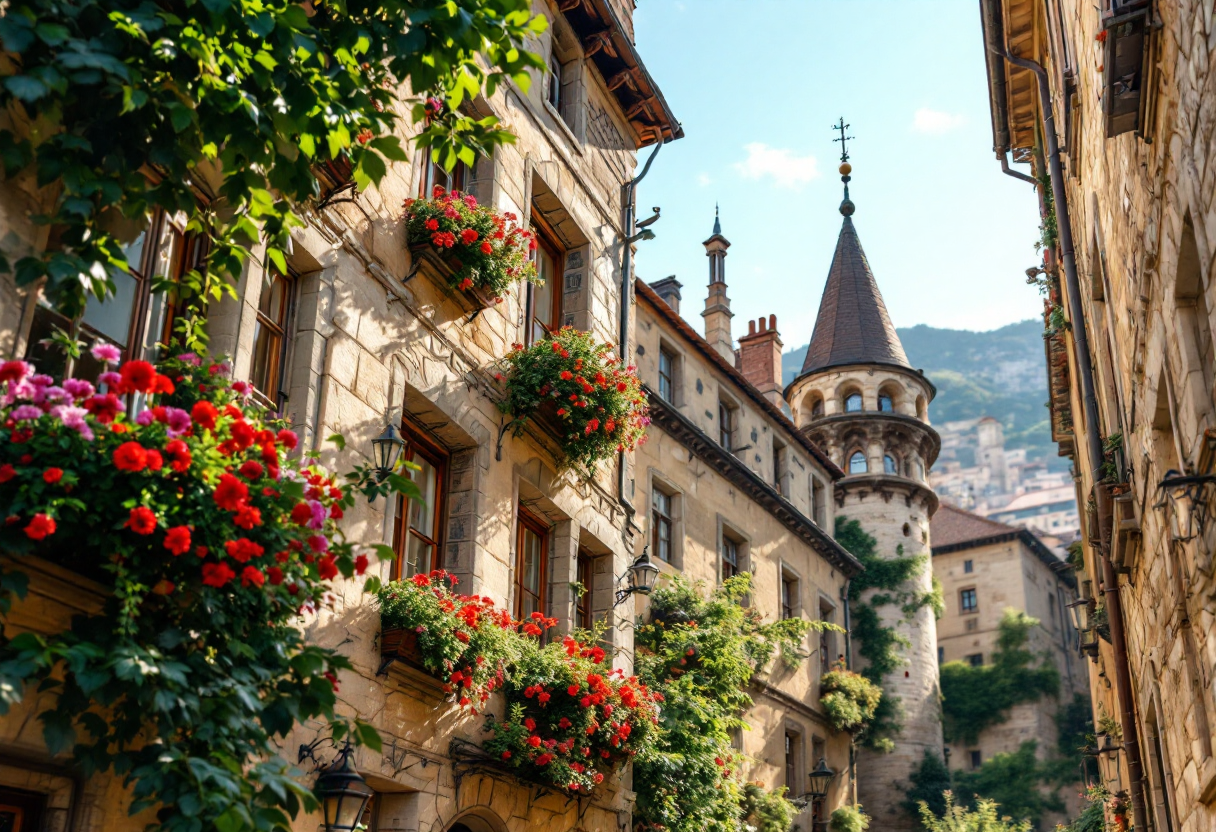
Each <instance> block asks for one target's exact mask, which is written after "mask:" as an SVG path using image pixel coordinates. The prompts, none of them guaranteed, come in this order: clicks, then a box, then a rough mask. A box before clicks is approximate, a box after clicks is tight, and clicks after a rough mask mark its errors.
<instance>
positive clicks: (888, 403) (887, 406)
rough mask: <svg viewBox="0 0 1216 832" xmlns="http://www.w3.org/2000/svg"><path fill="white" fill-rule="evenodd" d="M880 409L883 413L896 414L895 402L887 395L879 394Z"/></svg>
mask: <svg viewBox="0 0 1216 832" xmlns="http://www.w3.org/2000/svg"><path fill="white" fill-rule="evenodd" d="M878 409H879V410H880V411H881V412H883V413H894V412H895V402H894V401H892V399H891V397H890V396H889V395H888V394H886V393H879V394H878Z"/></svg>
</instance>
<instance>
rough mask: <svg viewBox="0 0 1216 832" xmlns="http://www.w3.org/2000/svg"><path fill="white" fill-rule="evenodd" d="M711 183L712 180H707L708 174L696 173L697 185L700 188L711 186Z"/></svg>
mask: <svg viewBox="0 0 1216 832" xmlns="http://www.w3.org/2000/svg"><path fill="white" fill-rule="evenodd" d="M713 181H714V180H712V179H710V178H709V174H708V173H698V174H697V184H698V185H700V186H701V187H702V188H704V187H706V186H707V185H710V184H712V183H713Z"/></svg>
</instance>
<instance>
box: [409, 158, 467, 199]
mask: <svg viewBox="0 0 1216 832" xmlns="http://www.w3.org/2000/svg"><path fill="white" fill-rule="evenodd" d="M470 178H471V177H470V176H469V166H468V165H466V164H465V163H464V162H457V163H456V167H454V168H452V171H451V173H449V172H448V171H446V170H444V169H443V165H441V164H439V163H438V162H436V161H433V160H432V159H431V151H430V150H426V149H424V150H423V151H422V176H420V177H419V178H418V195H419V196H420V197H422V198H423V199H426V198H428V197H430V196H431V195H432V193H434V190H435V186H436V185H438V186H439V187H441V188H443V189H444V190H445V191H463V190H464V189H465V188H467V187H468V181H469V179H470Z"/></svg>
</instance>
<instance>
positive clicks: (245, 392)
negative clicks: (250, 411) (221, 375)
mask: <svg viewBox="0 0 1216 832" xmlns="http://www.w3.org/2000/svg"><path fill="white" fill-rule="evenodd" d="M232 389H233V390H234V391H235V392H236V393H237V394H238V395H240V396H244V397H248V396H249V394H250V393H252V392H253V388H252V387H250V386H249V382H247V381H234V382H232Z"/></svg>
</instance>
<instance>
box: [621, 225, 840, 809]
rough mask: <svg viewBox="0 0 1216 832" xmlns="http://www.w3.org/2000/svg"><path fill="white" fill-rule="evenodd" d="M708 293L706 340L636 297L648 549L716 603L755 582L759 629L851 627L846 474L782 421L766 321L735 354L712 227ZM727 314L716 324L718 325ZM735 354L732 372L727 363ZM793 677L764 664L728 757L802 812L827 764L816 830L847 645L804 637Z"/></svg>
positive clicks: (835, 746) (643, 294) (833, 790)
mask: <svg viewBox="0 0 1216 832" xmlns="http://www.w3.org/2000/svg"><path fill="white" fill-rule="evenodd" d="M705 246H706V254H707V255H708V257H709V265H710V269H709V271H710V278H709V287H708V292H707V296H706V301H705V303H706V310H707V311H706V314H705V335H704V337H702V336H701V335H700V334H698V333H697V332H696V331H695V330H694V329H693V328H692V327H691V326H690V325H689V324H688V323H687V322H686V321H685V320H684V319H683V318H682V317H681V316H680V299H681V293H680V288H681V286H680V283H679V282H678V281H677V280H675V278H667V279H665V280H661V281H658V282H656V283H654V284H651V285H647V284H645V283H642V282H638V284H637V311H638V316H637V349H636V354H637V362H638V368H639V372H640V374H641V376H642V379H643V382H644V383H645V385H646V386H647V388H648V392H649V394H650V415H651V419H652V424H651V427H650V431H649V433H648V435H647V441H646V443H645V444H644V445H643V446H642V447H641V448H640V449H639V450H638V454H637V463H636V464H637V467H636V469H635V471H636V473H635V483H636V486H637V495H638V496H637V504H638V506H639V508H641V507H643V506H645V507H647V508H648V510H649V518H648V519H649V523H648V526H647V532H646V534H647V539H648V540H649V542H650V551H651V555H652V557H655V558H656V560H657V562H658V564H659V566H660V568H661V569H662V570H663V573H664V574H681V575H683V576H685V577H686V578H688V579H689V580H692V581H695V582H699V583H701V584H702V585H703V586H706V587H712V586H714V585H716V584H718V583H719V582H721V581H722V580H723V579H725V578H728V577H731V576H732V575H735V574H738V573H740V572H748V573H750V574H751V576H752V591H751V593H750V595H749V596H748V599H747V602H748V604H750V605H751V606H753V607H754V608H756V609H757V610H759V611H760V612H761V613H762V614H763V616H764V617H765V618H766V619H768V620H774V619H781V618H799V617H801V618H808V619H814V620H819V621H828V622H831V623H834V624H836V625H843V624H846V623H847V620H848V619H847V611H846V605H847V599H846V597H845V589H846V586H847V583H848V581H849V579H850V578H851V577H853V576H855V575H856V574H857V573H858V572H859V571H860V564H859V563H858V562H857V560H856V559H855V558H854V557H853V556H852V555H850V554H849V553H848V552H847V551H845V550H844V548H843V547H841V546H840V545H839V544H838V543H836V542H835V540H833V539H832V524H833V522H834V521H833V518H834V512H835V510H834V507H833V504H832V500H831V498H830V494H831V489H832V485H833V483H834V482H835V481H836V480H838V479H839V478H840V477H841V476H843V473H842V472H841V471H840V469H839V468H838V467H837V466H836V465H835V464H834V463H833V462H832V461H831V460H829V459H828V458H827V456H826V455H825V454H824V453H823V452H822V451H820V450H819V448H818V447H816V446H815V445H814V444H812V443H811V442H810V441H808V440H807V438H806V437H805V435H803V434H802V433H801V432H799V431H798V429H797V428H796V427H795V426H794V424H793V422H791V421H790V419H789V418H788V417H787V416H786V415H785V414H784V413H783V412H782V410H781V404H782V403H783V400H782V399H781V397H780V382H781V362H780V349H781V341H780V338H779V335H778V332H777V330H776V320H775V318H772V319H770V320H768V321H765V320H763V319H761V321H760V322H759V326H757V321H752V322H750V324H749V334H748V335H744V336H741V337H740V338H739V339H738V343H739V349H738V353H737V355H736V353H735V352H734V350H733V348H732V346H731V345H732V344H733V342H734V339H733V337H732V333H731V325H730V317H729V314H728V313H729V306H730V301H729V298H728V297H727V284H726V276H725V264H724V252H725V250H726V247H727V246H729V242H727V240H726V238H725V237H724V236H723V235H722V230H721V226H720V224H719V223H718V222H717V221H716V220H715V223H714V234H713V236H711V237H710V238H709V240H708V241H706V243H705ZM724 312H725V313H726V314H723V313H724ZM727 349H730V350H731V352H730V353H729V358H728V357H727V353H726V350H727ZM803 652H804V653H805V654H806V657H805V658H804V659H803V660H802V661H801V662H800V664H799V666H798V667H797V668H796V669H793V670H791V669H788V668H786V667H784V666H783V665H782V663H781V662H780V661H774V662H773V663H772V664H771V666H770V667H769V668H767V670H766V672H764V673H762V674H760V675H759V676H758V677H757V678H756V679H755V680H753V688H754V689H753V690H752V691H751V693H752V697H753V699H754V700H755V703H756V704H755V707H754V708H752V709H751V710H750V711H748V713H747V714H746V715H745V717H744V720H745V721H746V723H747V724H748V726H749V728H750V730H747V731H744V732H742V733H741V734H739V735H738V736H737V737H735V738H734V745H735V746H736V748H738V749H739V750H740V751H742V752H743V754H744V755H745V757H747V758H750V762H749V763H748V769H747V770H746V771H747V773H746V775H745V776H746V777H747V778H748V779H749V780H753V781H759V782H761V783H764V784H765V786H766V787H767V788H770V789H771V788H774V787H778V786H785V787H786V788H787V796H788V797H790V798H798V797H802V796H804V795H805V794H806V793H807V791H808V787H809V785H810V782H809V780H808V779H807V774H808V773H809V772H810V771H811V770H812V769H813V768H814V767H815V766H816V765H817V764H818V763H819V761H820V760H825V761H826V762H827V765H828V766H829V767H830V768H831V769H832V770H833V771H835V772H836V773H837V776H836V777H835V778H834V779H833V780H832V782H831V784H830V788H829V792H828V794H827V796H826V798H825V799H824V800H823V801H816V802H815V803H814V804H813V805H809V804H806V802H805V801H803V803H804V805H805V808H804V809H803V810H802V812H801V813H800V814H799V816H798V818H797V819H796V820H795V823H797V824H799V825H800V826H801V828H803V829H807V830H814V832H818V830H820V829H823V828H825V827H824V826H822V825H821V824H823V822H825V821H826V820H827V818H828V816H829V815H830V813H831V811H832V810H833V809H835V808H836V807H837V806H839V805H840V804H842V803H845V802H850V803H851V802H853V799H854V784H853V775H854V772H853V771H852V766H851V763H852V758H851V755H850V737H849V736H848V735H847V734H845V733H842V732H840V731H836V730H835V729H834V728H833V727H832V726H831V723H830V722H829V720H828V719H827V717H826V716H825V713H824V711H823V708H822V706H821V705H820V704H819V696H820V692H819V679H820V677H821V676H822V675H823V674H824V673H826V672H827V671H828V670H829V669H830V668H831V666H832V664H833V662H835V661H836V660H837V658H838V657H839V656H841V655H842V654H843V653H844V635H843V634H841V633H836V632H831V633H823V634H817V633H814V632H812V633H810V634H809V635H808V637H807V644H806V645H804V651H803Z"/></svg>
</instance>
